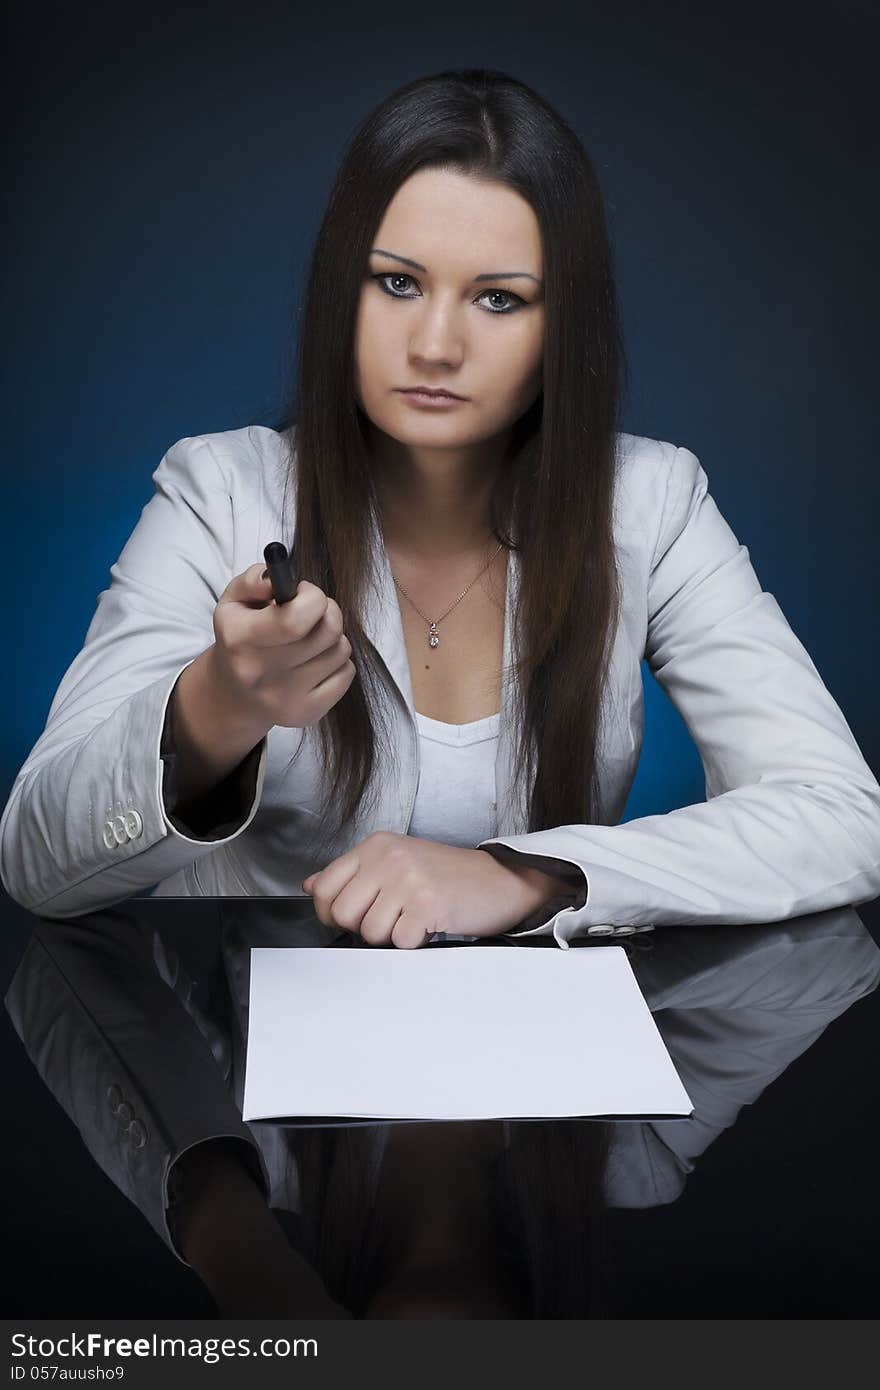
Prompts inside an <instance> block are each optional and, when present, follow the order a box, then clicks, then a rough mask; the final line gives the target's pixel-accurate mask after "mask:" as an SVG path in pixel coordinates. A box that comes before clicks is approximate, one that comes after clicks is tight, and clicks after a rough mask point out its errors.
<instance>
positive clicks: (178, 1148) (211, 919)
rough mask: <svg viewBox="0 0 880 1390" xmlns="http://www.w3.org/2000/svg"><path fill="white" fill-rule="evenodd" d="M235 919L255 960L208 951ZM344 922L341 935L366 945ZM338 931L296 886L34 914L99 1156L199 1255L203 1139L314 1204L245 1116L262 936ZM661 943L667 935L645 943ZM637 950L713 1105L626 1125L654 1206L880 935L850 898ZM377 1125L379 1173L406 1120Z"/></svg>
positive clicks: (877, 973)
mask: <svg viewBox="0 0 880 1390" xmlns="http://www.w3.org/2000/svg"><path fill="white" fill-rule="evenodd" d="M218 926H219V927H220V932H219V933H218V932H217V927H218ZM157 927H159V928H160V930H156V928H157ZM168 928H170V929H171V932H168V930H167V929H168ZM162 929H165V931H164V934H160V932H161V931H162ZM171 934H176V936H177V939H178V940H179V941H180V942H181V949H184V944H185V943H190V942H193V941H194V940H196V939H197V940H198V942H199V954H200V957H201V960H200V963H199V965H198V970H199V974H200V975H203V974H204V973H205V971H207V972H208V974H209V976H211V977H212V978H213V984H212V985H211V986H209V987H208V988H207V989H205V988H204V983H201V984H200V985H199V987H198V988H197V987H196V982H195V981H194V980H193V978H192V976H191V975H190V973H189V971H188V969H187V967H186V965H185V964H184V963H183V962H182V961H181V958H180V953H179V952H178V950H177V948H176V947H175V946H174V944H173V943H172V941H171V940H170V939H169V936H170V935H171ZM218 935H219V936H220V939H221V940H222V942H223V957H224V961H225V964H226V969H227V971H228V970H229V965H230V962H231V961H234V960H237V961H238V962H239V963H240V964H241V966H242V976H243V977H242V978H236V977H235V976H234V975H233V976H231V977H224V976H222V975H221V976H219V977H218V976H217V975H215V974H214V973H213V971H212V970H211V969H210V968H209V966H208V962H207V959H206V957H205V944H206V942H212V943H213V942H214V941H216V940H217V937H218ZM335 935H336V938H337V945H339V944H345V945H349V944H351V945H358V946H360V945H362V943H361V942H360V941H359V939H358V938H357V937H353V938H350V937H348V935H347V934H346V933H344V932H341V933H336V934H335ZM339 938H341V941H340V940H339ZM333 940H334V933H333V932H332V931H330V930H329V929H328V928H326V927H324V926H322V925H321V924H320V923H319V922H318V921H317V920H316V919H315V918H314V916H310V915H309V913H308V909H307V907H306V905H305V904H291V903H290V902H286V901H284V900H282V899H275V900H272V901H260V902H257V901H253V900H252V901H250V902H248V903H247V904H239V903H236V902H232V901H230V900H225V901H221V902H219V903H215V905H214V906H213V908H212V905H211V903H210V902H202V903H197V902H193V901H189V902H179V903H177V904H176V905H175V904H171V903H165V904H161V903H157V902H153V901H140V902H132V903H130V904H126V905H125V906H124V907H117V908H114V909H109V910H107V911H106V912H102V913H96V914H94V915H92V916H85V917H81V918H79V919H78V920H76V921H69V922H38V923H37V924H36V926H35V928H34V931H33V934H32V936H31V940H30V942H29V944H28V947H27V950H26V951H25V954H24V958H23V960H22V961H21V964H20V965H19V967H18V970H17V971H16V974H15V978H14V979H13V981H12V984H11V986H10V988H9V992H8V994H7V996H6V1007H7V1009H8V1011H9V1014H10V1017H11V1019H12V1022H13V1024H14V1026H15V1029H16V1031H17V1032H18V1035H19V1037H20V1038H21V1040H22V1042H23V1043H24V1046H25V1048H26V1050H27V1053H28V1055H29V1057H30V1058H31V1060H32V1062H33V1063H34V1066H35V1067H36V1068H37V1070H38V1072H39V1074H40V1076H41V1077H42V1079H43V1081H44V1082H45V1083H46V1085H47V1086H48V1088H49V1090H50V1091H51V1093H52V1095H53V1096H54V1097H55V1099H56V1100H57V1102H58V1103H59V1105H61V1106H62V1107H63V1109H64V1110H65V1111H66V1113H67V1114H68V1115H69V1116H70V1118H71V1120H72V1121H73V1123H74V1124H75V1125H76V1126H77V1128H78V1130H79V1133H80V1136H81V1138H82V1140H83V1142H84V1144H85V1145H86V1147H87V1148H88V1150H89V1152H90V1153H91V1155H92V1157H93V1158H94V1159H95V1161H96V1162H97V1163H98V1164H99V1165H100V1167H101V1168H102V1169H103V1171H104V1172H105V1173H106V1174H107V1176H108V1177H109V1178H110V1179H111V1181H112V1182H114V1183H115V1185H116V1186H117V1187H118V1188H119V1189H120V1191H122V1192H123V1193H124V1194H125V1196H126V1197H127V1198H128V1199H129V1200H130V1201H131V1202H133V1203H134V1204H135V1206H136V1207H137V1208H138V1209H139V1210H140V1211H141V1212H142V1214H143V1215H144V1216H145V1217H146V1219H147V1220H148V1221H149V1222H150V1224H151V1225H152V1226H153V1229H154V1230H155V1231H156V1232H157V1234H158V1235H159V1236H160V1237H161V1238H162V1239H163V1240H164V1241H165V1243H166V1245H167V1246H168V1247H169V1248H170V1249H171V1250H173V1251H174V1252H175V1254H177V1255H178V1256H180V1257H181V1258H183V1256H182V1251H181V1248H180V1245H179V1241H178V1240H177V1238H176V1230H175V1218H174V1201H173V1194H174V1171H175V1164H176V1163H177V1160H178V1159H179V1158H181V1157H182V1155H183V1154H185V1153H186V1152H187V1150H188V1149H190V1148H192V1147H193V1146H194V1145H197V1144H200V1143H203V1142H206V1141H209V1140H216V1139H219V1138H226V1139H227V1140H234V1141H237V1143H238V1146H239V1153H240V1155H241V1157H242V1159H243V1161H248V1162H249V1163H250V1166H251V1168H252V1171H253V1173H254V1176H255V1177H256V1178H257V1180H258V1181H259V1182H261V1184H262V1186H263V1188H264V1190H265V1192H266V1196H267V1199H268V1200H269V1202H270V1203H271V1205H272V1206H273V1207H275V1208H278V1209H280V1210H282V1211H291V1212H300V1211H301V1210H302V1200H301V1193H300V1174H299V1168H298V1164H297V1161H296V1157H295V1154H294V1152H293V1151H292V1149H291V1148H290V1147H289V1145H288V1143H287V1138H286V1130H285V1129H284V1127H283V1126H281V1125H276V1124H272V1123H266V1122H256V1121H252V1122H251V1123H250V1124H245V1123H244V1122H243V1121H242V1118H241V1102H242V1094H243V1087H244V1052H245V1043H244V1037H245V1034H246V1031H247V1006H246V1000H247V979H246V971H247V959H248V949H249V947H250V946H251V945H275V946H283V945H287V946H311V947H315V946H327V945H330V944H332V943H333ZM230 943H236V944H237V946H238V948H239V949H230ZM642 943H644V944H645V945H646V946H650V947H651V948H652V949H647V950H646V949H636V948H637V947H638V946H641V944H642ZM582 944H583V945H584V947H585V949H589V948H588V947H586V946H585V943H582ZM496 948H498V949H505V947H503V946H501V945H500V943H498V942H496V941H492V940H489V941H487V942H481V943H480V944H479V945H477V946H476V947H465V948H463V949H466V950H467V949H475V950H485V949H496ZM364 949H370V948H369V947H365V948H364ZM440 949H444V948H442V947H441V948H440ZM506 949H513V947H512V945H511V944H510V943H508V944H507V946H506ZM521 949H534V945H533V946H531V947H528V946H526V945H525V943H524V944H523V946H522V947H521ZM595 949H598V950H604V949H605V947H604V946H603V945H599V946H598V947H596V948H595ZM625 949H626V950H627V951H628V953H629V957H630V961H631V963H632V967H633V970H634V973H635V976H636V979H637V981H638V984H639V987H640V989H641V990H642V993H643V995H644V997H645V999H646V1001H647V1003H648V1005H649V1007H650V1008H651V1010H652V1012H653V1014H654V1021H655V1023H656V1024H657V1027H658V1028H659V1030H660V1033H661V1036H662V1037H663V1040H664V1042H665V1044H666V1046H667V1047H668V1049H669V1052H670V1055H671V1057H672V1060H673V1062H674V1064H675V1067H676V1069H677V1071H678V1073H679V1075H680V1077H681V1079H682V1082H683V1083H684V1085H685V1088H686V1090H687V1092H688V1095H689V1096H690V1098H691V1100H692V1102H693V1106H694V1112H693V1115H692V1116H691V1117H690V1118H689V1119H676V1120H652V1121H650V1122H639V1121H632V1120H630V1121H625V1122H621V1123H616V1124H612V1125H611V1126H610V1141H611V1142H610V1149H609V1155H608V1164H607V1167H606V1171H605V1174H604V1180H603V1191H604V1198H605V1201H606V1202H607V1203H608V1204H609V1205H610V1206H614V1207H649V1206H655V1205H658V1204H662V1203H668V1202H673V1201H675V1200H676V1199H677V1197H678V1196H679V1195H680V1194H681V1192H682V1189H683V1188H684V1185H685V1182H686V1179H687V1176H688V1174H689V1173H690V1172H691V1171H692V1170H693V1168H694V1165H695V1163H696V1161H697V1159H698V1158H699V1156H700V1154H702V1153H703V1151H704V1150H705V1149H706V1148H707V1147H708V1145H710V1144H711V1143H713V1141H714V1140H715V1139H716V1138H717V1137H718V1136H719V1134H721V1133H722V1131H723V1130H725V1129H727V1128H729V1127H730V1126H731V1125H733V1124H734V1122H735V1120H736V1118H737V1115H738V1113H739V1111H740V1109H741V1108H742V1106H743V1105H748V1104H751V1103H752V1102H753V1101H755V1100H756V1099H757V1097H758V1096H759V1095H760V1094H761V1093H762V1092H763V1091H764V1090H765V1089H766V1087H767V1086H768V1085H769V1084H770V1082H771V1081H773V1080H774V1079H775V1078H776V1077H777V1076H779V1075H780V1073H781V1072H783V1071H784V1070H785V1068H786V1067H787V1066H789V1065H790V1063H791V1062H792V1061H794V1059H795V1058H796V1057H798V1056H800V1054H801V1053H803V1052H805V1051H806V1049H807V1048H808V1047H810V1046H811V1045H812V1044H813V1043H814V1042H815V1041H816V1039H817V1038H818V1037H819V1036H820V1034H821V1033H822V1032H823V1031H824V1029H825V1028H826V1027H827V1026H828V1024H829V1023H830V1022H831V1021H832V1020H833V1019H835V1018H837V1017H838V1016H839V1015H840V1014H842V1013H843V1012H844V1011H845V1010H846V1009H847V1008H849V1006H850V1005H851V1004H853V1003H855V1002H856V1000H858V999H861V998H863V997H864V996H865V995H866V994H869V993H870V992H871V991H872V990H874V989H876V987H877V983H878V980H880V951H878V949H877V947H876V945H875V944H874V942H873V941H872V940H871V937H870V936H869V935H868V933H867V932H866V931H865V928H864V927H863V926H862V924H861V922H860V921H859V919H858V916H857V914H856V913H855V912H854V911H853V910H852V909H851V908H840V909H838V910H837V911H833V912H826V913H818V914H816V915H815V916H809V917H803V918H800V919H798V920H797V921H793V922H790V923H779V924H775V925H770V926H766V927H758V926H755V927H753V928H751V929H750V930H748V931H745V932H743V931H740V930H738V929H737V928H736V927H735V926H734V927H723V926H722V927H718V928H717V930H710V931H706V930H701V929H699V928H686V927H685V928H682V929H681V930H680V931H676V932H667V933H663V934H662V935H661V934H659V933H658V934H655V936H654V937H653V938H652V937H650V936H649V937H647V938H645V937H639V936H637V937H634V938H632V939H631V940H630V941H629V942H627V945H626V948H625ZM228 988H231V993H232V996H233V997H232V998H231V999H230V995H229V992H228ZM230 1003H231V1004H232V1008H231V1009H230V1007H229V1005H230ZM293 1065H295V1062H294V1063H293ZM503 1123H504V1129H505V1134H507V1132H508V1123H507V1122H503ZM368 1129H369V1131H370V1132H369V1135H368V1140H369V1142H368V1145H367V1152H368V1155H369V1159H368V1161H369V1164H370V1171H369V1174H368V1181H369V1182H370V1183H371V1184H375V1183H376V1182H377V1181H378V1176H379V1172H380V1168H381V1161H382V1156H383V1153H384V1147H385V1143H386V1141H387V1138H388V1135H389V1133H390V1126H389V1125H387V1124H385V1125H383V1124H381V1123H377V1124H375V1125H369V1126H368Z"/></svg>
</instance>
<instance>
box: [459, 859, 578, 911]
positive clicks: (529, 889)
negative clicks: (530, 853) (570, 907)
mask: <svg viewBox="0 0 880 1390" xmlns="http://www.w3.org/2000/svg"><path fill="white" fill-rule="evenodd" d="M482 852H483V854H488V855H489V857H490V859H493V860H494V861H495V863H496V864H497V865H498V867H499V869H501V870H502V871H503V872H504V873H505V875H506V882H507V885H508V888H509V889H510V890H512V891H515V892H516V893H517V898H516V903H515V906H516V910H517V911H518V912H519V913H520V915H521V916H522V917H528V916H529V915H530V914H531V913H532V912H536V911H537V910H538V908H539V907H543V906H544V904H545V903H549V902H551V901H552V900H553V899H554V898H558V897H560V896H563V895H571V897H572V898H574V897H575V896H576V891H577V890H576V889H575V888H573V887H572V884H571V879H570V876H565V875H563V874H562V873H560V875H559V876H557V875H555V874H550V873H546V872H545V871H544V870H543V869H536V868H535V867H534V865H532V864H527V863H525V862H524V861H523V860H521V859H520V858H519V857H518V856H517V858H516V859H514V857H513V856H511V857H510V858H508V857H506V856H505V857H504V858H501V857H500V856H499V855H497V854H494V853H492V851H491V850H488V849H483V851H482Z"/></svg>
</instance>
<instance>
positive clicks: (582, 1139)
mask: <svg viewBox="0 0 880 1390" xmlns="http://www.w3.org/2000/svg"><path fill="white" fill-rule="evenodd" d="M372 1129H373V1127H372V1126H366V1127H359V1126H345V1127H340V1128H324V1129H299V1130H295V1129H294V1130H288V1131H287V1141H288V1144H289V1145H290V1146H291V1149H292V1151H293V1153H294V1154H295V1156H296V1162H297V1169H298V1173H299V1181H300V1201H301V1216H300V1222H299V1230H298V1239H297V1243H298V1244H299V1246H300V1249H301V1251H302V1253H303V1254H304V1255H305V1257H306V1259H308V1261H309V1262H310V1264H311V1265H312V1267H313V1268H314V1269H316V1270H317V1271H318V1273H319V1274H320V1275H321V1277H322V1279H323V1280H324V1284H325V1286H326V1288H327V1290H328V1292H329V1293H330V1295H331V1297H332V1298H334V1299H336V1301H337V1302H339V1303H341V1304H342V1305H343V1307H345V1308H347V1309H348V1311H349V1312H350V1313H352V1314H353V1315H354V1317H356V1318H358V1317H362V1316H363V1314H364V1310H365V1309H366V1307H367V1306H368V1304H369V1303H370V1300H371V1298H372V1296H373V1294H374V1293H375V1292H376V1290H377V1289H381V1288H382V1287H383V1285H384V1284H385V1282H386V1276H387V1272H388V1259H389V1255H390V1254H391V1253H392V1252H393V1244H392V1242H391V1241H390V1239H389V1235H388V1232H387V1230H385V1229H384V1228H383V1225H382V1221H381V1218H380V1217H379V1215H378V1212H377V1208H376V1205H375V1203H374V1200H373V1199H374V1196H375V1190H376V1180H377V1179H376V1172H375V1167H374V1158H375V1153H376V1141H375V1136H374V1134H373V1132H372ZM610 1133H611V1131H610V1126H609V1125H608V1124H607V1123H604V1122H601V1121H597V1120H541V1121H536V1120H524V1121H520V1122H519V1123H517V1122H512V1123H511V1125H510V1138H509V1143H508V1144H507V1145H506V1146H505V1148H504V1149H503V1152H502V1155H501V1158H500V1159H499V1160H498V1162H497V1164H496V1165H495V1167H494V1169H493V1172H492V1174H491V1180H490V1182H489V1185H488V1193H487V1197H488V1206H489V1216H490V1228H491V1238H492V1249H493V1252H495V1254H496V1257H497V1260H498V1261H499V1262H500V1263H503V1266H504V1268H505V1271H506V1275H507V1280H508V1288H507V1289H506V1290H505V1293H506V1295H507V1297H508V1298H509V1297H510V1285H512V1286H513V1289H514V1297H515V1299H516V1301H517V1305H518V1312H517V1313H516V1316H517V1317H519V1318H601V1317H602V1316H603V1313H604V1310H605V1304H604V1299H603V1283H604V1280H603V1277H602V1276H603V1270H604V1268H605V1266H606V1257H607V1249H606V1239H607V1234H606V1218H605V1211H606V1208H605V1199H604V1175H605V1166H606V1162H607V1156H608V1148H609V1144H610Z"/></svg>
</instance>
